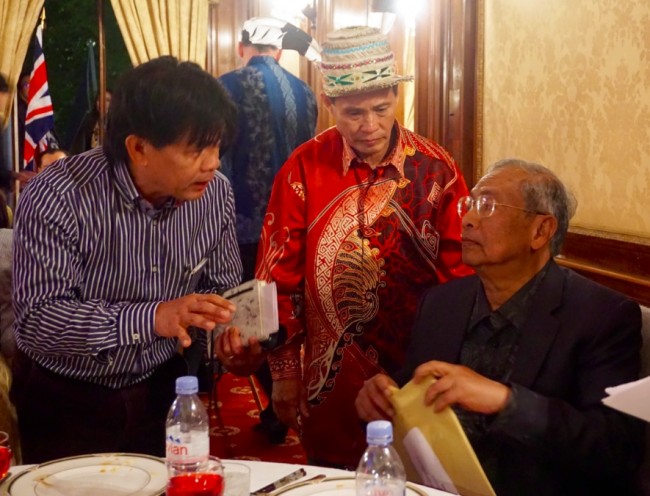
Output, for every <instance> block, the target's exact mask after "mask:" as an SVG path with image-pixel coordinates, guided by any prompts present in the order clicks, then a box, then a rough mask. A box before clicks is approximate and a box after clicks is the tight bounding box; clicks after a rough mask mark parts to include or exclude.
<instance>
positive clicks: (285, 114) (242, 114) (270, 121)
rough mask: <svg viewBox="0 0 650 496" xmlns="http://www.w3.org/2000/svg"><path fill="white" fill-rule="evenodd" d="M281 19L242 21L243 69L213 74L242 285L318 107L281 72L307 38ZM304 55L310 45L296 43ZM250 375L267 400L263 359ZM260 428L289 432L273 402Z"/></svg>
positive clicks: (273, 436) (278, 434) (277, 439)
mask: <svg viewBox="0 0 650 496" xmlns="http://www.w3.org/2000/svg"><path fill="white" fill-rule="evenodd" d="M286 26H292V25H291V24H289V25H287V23H286V22H284V21H280V20H279V19H274V18H268V17H256V18H253V19H249V20H248V21H246V22H245V23H244V26H243V29H242V33H241V41H240V42H239V47H238V50H239V56H240V57H241V59H242V62H243V64H244V67H242V68H240V69H237V70H235V71H232V72H228V73H226V74H224V75H222V76H220V77H219V81H220V82H221V84H223V86H224V88H226V90H227V91H228V93H229V94H230V97H231V98H232V99H233V101H234V102H235V105H236V106H237V110H238V117H237V136H236V139H235V141H234V142H233V143H232V144H231V146H230V147H228V148H227V149H226V150H225V151H224V153H223V154H222V157H221V170H222V172H223V174H224V175H225V176H226V177H228V178H229V179H230V182H231V184H232V186H233V190H234V192H235V205H236V211H237V242H238V244H239V252H240V254H241V257H242V265H243V278H242V279H243V280H244V281H248V280H250V279H253V277H254V276H255V261H256V257H257V246H258V243H259V239H260V233H261V231H262V220H263V218H264V213H265V212H266V207H267V205H268V201H269V196H270V194H271V187H272V186H273V179H274V178H275V175H276V174H277V172H278V170H280V167H281V166H282V164H283V163H284V162H285V161H286V160H287V158H288V157H289V155H290V154H291V152H292V151H293V150H294V149H295V148H296V147H297V146H298V145H300V144H302V143H304V142H305V141H307V140H308V139H310V138H312V137H313V136H314V134H315V132H316V117H317V115H318V109H317V106H316V98H315V97H314V94H313V92H312V91H311V89H310V88H309V86H308V85H307V84H306V83H305V82H303V81H301V80H300V79H299V78H297V77H296V76H294V75H293V74H291V73H290V72H289V71H287V70H286V69H284V68H282V67H281V66H280V64H279V63H278V61H279V60H280V57H281V55H282V46H283V44H285V45H286V46H291V47H294V48H295V47H299V46H300V45H299V44H298V43H296V42H295V39H296V38H297V39H298V40H301V39H303V40H304V38H302V37H300V36H298V34H299V33H302V34H303V35H304V36H307V35H306V33H304V32H302V31H300V30H298V28H295V27H293V29H291V30H289V31H287V28H286ZM302 47H303V50H301V51H302V52H303V53H305V51H306V50H307V49H308V48H309V44H307V43H304V44H303V45H302ZM256 376H257V378H258V381H259V383H260V385H261V386H262V389H263V390H264V392H265V393H266V395H267V397H269V398H270V397H271V387H272V380H271V373H270V371H269V368H268V364H267V363H266V362H264V363H263V365H262V367H261V368H260V369H259V370H257V372H256ZM260 420H261V423H260V425H259V427H260V428H261V430H263V431H264V432H265V433H266V434H267V435H268V437H269V440H270V441H271V442H272V443H282V442H283V441H284V439H285V436H286V434H287V427H286V426H285V425H284V424H282V423H281V422H279V421H278V420H277V417H276V415H275V413H274V412H273V406H272V404H271V402H269V405H268V406H267V408H266V409H265V410H264V411H262V412H261V414H260Z"/></svg>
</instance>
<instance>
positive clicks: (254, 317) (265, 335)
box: [223, 279, 280, 342]
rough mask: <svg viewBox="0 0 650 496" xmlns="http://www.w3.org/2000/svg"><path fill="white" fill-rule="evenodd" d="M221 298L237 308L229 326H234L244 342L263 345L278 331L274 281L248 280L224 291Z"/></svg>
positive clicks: (276, 297)
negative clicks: (251, 341) (254, 339)
mask: <svg viewBox="0 0 650 496" xmlns="http://www.w3.org/2000/svg"><path fill="white" fill-rule="evenodd" d="M223 297H224V298H226V299H227V300H228V301H230V302H232V303H234V304H235V305H236V306H237V310H235V315H234V317H233V319H232V322H231V323H230V324H228V325H229V326H233V327H237V328H238V329H239V332H240V333H241V337H242V339H243V340H244V341H248V338H249V337H256V338H257V339H258V341H260V342H263V341H266V340H268V339H269V338H270V336H271V334H274V333H276V332H278V329H279V327H280V326H279V323H278V294H277V289H276V286H275V283H274V282H270V283H267V282H265V281H260V280H259V279H252V280H250V281H248V282H245V283H243V284H240V285H239V286H237V287H234V288H232V289H229V290H227V291H226V292H225V293H224V294H223Z"/></svg>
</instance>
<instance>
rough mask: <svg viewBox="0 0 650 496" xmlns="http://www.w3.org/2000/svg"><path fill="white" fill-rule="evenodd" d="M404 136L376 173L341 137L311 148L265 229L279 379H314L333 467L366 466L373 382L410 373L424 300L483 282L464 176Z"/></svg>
mask: <svg viewBox="0 0 650 496" xmlns="http://www.w3.org/2000/svg"><path fill="white" fill-rule="evenodd" d="M393 135H394V137H395V144H394V145H393V148H392V150H393V151H392V153H390V154H389V157H388V158H387V160H386V161H385V162H384V163H383V164H381V165H380V166H379V167H376V168H375V169H374V170H373V169H372V168H370V167H369V166H368V165H367V164H365V163H363V162H361V161H360V160H359V159H358V158H356V156H355V154H354V151H353V150H352V149H351V148H350V147H349V145H348V144H347V143H346V142H345V140H344V139H343V138H342V136H341V134H340V133H339V132H338V131H337V130H336V128H331V129H328V130H327V131H324V132H323V133H321V134H320V135H318V136H316V137H315V138H314V139H312V140H311V141H308V142H307V143H305V144H303V145H302V146H301V147H299V148H298V149H297V150H296V151H295V152H294V153H293V155H292V156H291V157H290V158H289V160H288V161H287V162H286V163H285V165H284V166H283V167H282V169H281V170H280V172H279V173H278V175H277V177H276V179H275V183H274V186H273V191H272V194H271V199H270V202H269V206H268V210H267V213H266V217H265V220H264V227H263V230H262V238H261V241H260V249H259V253H258V264H257V277H258V278H260V279H265V280H268V281H271V280H273V281H275V282H276V283H277V287H278V304H279V312H280V324H281V325H283V326H284V327H285V328H286V329H287V336H288V340H287V343H286V344H285V345H283V346H282V347H280V348H278V349H277V350H276V351H274V352H273V353H272V354H270V355H269V364H270V367H271V372H272V374H273V378H274V380H278V379H290V378H293V379H295V378H299V377H302V378H303V383H304V387H305V389H306V394H307V398H308V400H309V406H310V416H309V417H308V418H303V419H302V427H303V445H304V447H305V450H306V451H307V455H308V457H309V459H310V460H313V461H317V462H319V463H323V464H330V465H347V466H356V464H357V462H358V460H359V457H360V456H361V454H362V452H363V450H364V448H365V446H366V442H365V435H364V427H363V425H362V423H361V421H360V420H359V419H358V417H357V415H356V411H355V408H354V400H355V398H356V395H357V392H358V391H359V389H360V388H361V386H362V384H363V381H364V380H366V379H368V378H370V377H372V376H373V375H375V374H376V373H379V372H385V373H389V374H390V373H392V372H394V371H395V370H396V369H397V368H399V367H400V366H401V364H402V362H403V360H404V354H405V351H406V347H407V344H408V340H409V335H410V332H411V326H412V324H413V321H414V318H415V312H416V309H417V304H418V299H419V297H420V295H421V294H422V293H423V291H424V290H425V289H426V288H428V287H430V286H431V285H434V284H439V283H443V282H445V281H448V280H449V279H452V278H455V277H459V276H463V275H467V274H469V273H471V270H470V269H469V268H467V267H466V266H465V265H463V264H462V261H461V250H460V219H459V217H458V214H457V213H456V203H457V201H458V198H460V197H461V196H464V195H467V194H468V193H467V186H466V185H465V182H464V180H463V177H462V175H461V173H460V170H459V169H458V167H457V166H456V165H455V163H454V162H453V160H452V158H451V157H450V156H449V155H448V154H447V152H445V150H443V149H442V148H441V147H440V146H438V145H437V144H435V143H433V142H431V141H429V140H426V139H424V138H422V137H421V136H418V135H416V134H414V133H412V132H410V131H408V130H407V129H405V128H403V127H401V126H399V125H398V124H395V127H394V129H393ZM303 344H304V356H301V352H300V351H301V346H302V345H303ZM303 364H304V371H303V366H302V365H303Z"/></svg>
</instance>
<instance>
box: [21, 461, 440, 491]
mask: <svg viewBox="0 0 650 496" xmlns="http://www.w3.org/2000/svg"><path fill="white" fill-rule="evenodd" d="M224 461H230V462H236V463H242V464H244V465H247V466H249V467H250V469H251V491H256V490H258V489H261V488H262V487H264V486H266V485H267V484H270V483H271V482H273V481H276V480H278V479H279V478H281V477H284V476H285V475H289V474H290V473H291V472H293V471H295V470H297V469H299V468H301V467H302V468H304V469H305V472H307V475H306V476H305V479H308V478H310V477H314V476H315V475H318V474H325V475H328V476H338V477H345V476H349V477H354V472H348V471H345V470H338V469H334V468H326V467H317V466H313V465H302V464H300V465H294V464H290V463H273V462H259V461H249V460H224ZM32 466H33V465H19V466H15V467H11V469H10V472H11V474H12V475H15V474H18V473H20V472H22V471H23V470H26V469H27V468H29V467H32ZM418 487H419V488H420V489H422V490H423V491H424V492H425V493H426V494H429V495H431V496H449V493H446V492H444V491H439V490H437V489H431V488H428V487H424V486H418Z"/></svg>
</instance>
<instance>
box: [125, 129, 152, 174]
mask: <svg viewBox="0 0 650 496" xmlns="http://www.w3.org/2000/svg"><path fill="white" fill-rule="evenodd" d="M148 145H149V144H148V143H147V141H146V140H145V139H144V138H141V137H140V136H136V135H135V134H129V135H128V136H127V137H126V139H125V140H124V146H125V147H126V152H127V153H128V154H129V160H130V162H131V164H132V165H133V166H136V167H141V166H144V165H147V153H146V148H147V146H148Z"/></svg>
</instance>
